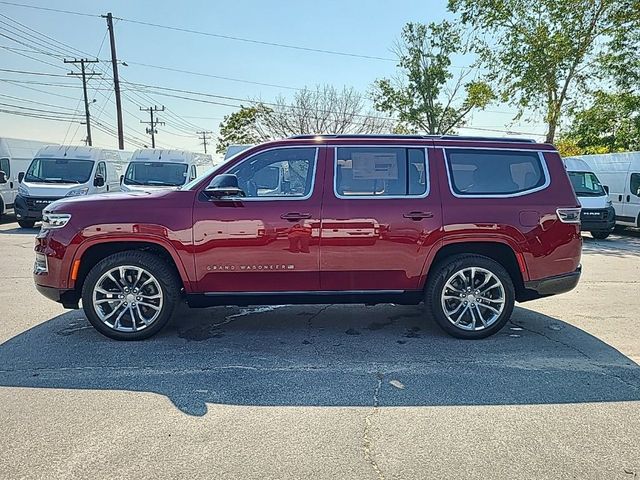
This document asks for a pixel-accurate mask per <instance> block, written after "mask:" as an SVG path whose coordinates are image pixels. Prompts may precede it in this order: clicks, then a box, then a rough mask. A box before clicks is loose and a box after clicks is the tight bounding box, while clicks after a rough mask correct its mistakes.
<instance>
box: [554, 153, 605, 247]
mask: <svg viewBox="0 0 640 480" xmlns="http://www.w3.org/2000/svg"><path fill="white" fill-rule="evenodd" d="M563 160H564V166H565V168H566V169H567V173H568V174H569V179H570V180H571V185H573V190H574V191H575V192H576V196H577V197H578V200H580V204H581V205H582V212H581V214H580V224H581V229H582V231H583V232H590V233H591V236H592V237H593V238H597V239H605V238H607V237H608V236H609V234H610V233H611V232H612V230H613V228H614V227H615V224H616V213H615V210H614V208H613V204H612V203H611V200H609V196H608V195H607V192H606V190H605V188H604V187H603V186H602V184H601V183H600V180H599V179H598V176H597V175H596V174H595V172H594V171H593V168H591V167H590V166H589V164H587V163H586V162H585V161H584V160H582V158H580V157H567V158H564V159H563Z"/></svg>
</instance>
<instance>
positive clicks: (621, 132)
mask: <svg viewBox="0 0 640 480" xmlns="http://www.w3.org/2000/svg"><path fill="white" fill-rule="evenodd" d="M593 98H594V100H593V103H592V104H591V105H590V106H589V107H588V108H586V109H584V110H579V111H576V112H574V115H573V121H572V123H571V126H570V127H569V128H568V129H567V131H566V132H564V133H563V134H562V135H561V136H560V139H561V141H562V144H563V148H564V149H565V150H566V149H568V147H569V146H570V145H573V146H574V147H575V148H577V149H578V150H579V152H578V153H581V154H585V153H611V152H620V151H629V150H639V149H640V95H635V94H633V93H628V92H621V93H607V92H603V91H597V92H595V94H594V95H593ZM572 151H574V150H572ZM574 154H575V153H574Z"/></svg>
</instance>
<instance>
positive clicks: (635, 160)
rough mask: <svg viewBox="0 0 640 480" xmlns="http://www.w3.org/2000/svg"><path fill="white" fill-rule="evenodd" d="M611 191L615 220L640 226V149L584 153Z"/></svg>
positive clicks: (585, 158) (587, 160)
mask: <svg viewBox="0 0 640 480" xmlns="http://www.w3.org/2000/svg"><path fill="white" fill-rule="evenodd" d="M580 158H582V159H583V160H584V161H585V162H587V163H588V164H589V166H590V167H591V168H593V170H594V171H595V172H596V174H597V175H598V178H600V180H601V181H602V185H603V187H604V188H605V190H607V192H608V193H609V198H610V199H611V201H612V202H613V207H614V208H615V210H616V224H617V225H620V226H625V227H638V228H640V152H626V153H608V154H605V155H583V156H582V157H580Z"/></svg>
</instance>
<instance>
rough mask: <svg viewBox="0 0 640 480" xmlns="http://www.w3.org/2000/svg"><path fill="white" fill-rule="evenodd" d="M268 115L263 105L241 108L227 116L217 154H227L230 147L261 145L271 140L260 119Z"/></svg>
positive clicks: (223, 123)
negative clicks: (236, 145)
mask: <svg viewBox="0 0 640 480" xmlns="http://www.w3.org/2000/svg"><path fill="white" fill-rule="evenodd" d="M266 114H268V109H267V108H266V107H265V106H264V105H261V104H258V105H256V106H253V107H244V106H240V110H238V111H237V112H233V113H232V114H230V115H225V117H224V120H222V122H220V135H219V137H218V144H217V146H216V152H217V153H225V152H226V151H227V148H229V145H234V144H250V143H260V142H264V141H266V140H268V139H269V136H268V134H267V133H266V132H265V131H264V130H263V129H262V128H261V123H260V119H261V117H262V116H264V115H266Z"/></svg>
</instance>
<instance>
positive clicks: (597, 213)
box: [580, 207, 616, 232]
mask: <svg viewBox="0 0 640 480" xmlns="http://www.w3.org/2000/svg"><path fill="white" fill-rule="evenodd" d="M615 225H616V212H615V210H614V209H613V207H608V208H594V209H591V208H586V209H582V213H581V214H580V230H582V231H583V232H593V231H601V230H603V231H610V230H613V227H615Z"/></svg>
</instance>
